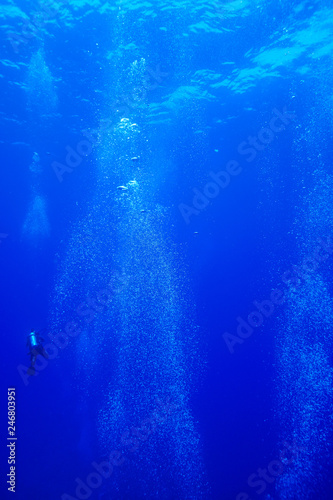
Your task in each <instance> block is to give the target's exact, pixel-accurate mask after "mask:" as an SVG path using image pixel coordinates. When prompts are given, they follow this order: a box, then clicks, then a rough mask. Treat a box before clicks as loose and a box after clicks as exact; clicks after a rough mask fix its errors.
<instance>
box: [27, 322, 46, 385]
mask: <svg viewBox="0 0 333 500" xmlns="http://www.w3.org/2000/svg"><path fill="white" fill-rule="evenodd" d="M42 342H44V339H42V338H41V336H40V335H39V333H37V332H35V331H34V330H31V333H30V335H28V340H27V346H28V348H29V352H28V354H29V355H30V363H31V366H30V367H29V369H28V371H27V373H28V375H35V372H36V370H35V363H36V358H37V356H38V354H40V355H41V356H44V358H46V359H47V358H48V357H49V356H48V354H47V352H46V351H45V349H44V347H43V345H42Z"/></svg>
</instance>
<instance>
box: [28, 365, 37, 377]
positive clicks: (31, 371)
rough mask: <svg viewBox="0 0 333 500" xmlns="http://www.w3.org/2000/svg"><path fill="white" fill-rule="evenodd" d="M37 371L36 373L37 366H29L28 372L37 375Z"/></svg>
mask: <svg viewBox="0 0 333 500" xmlns="http://www.w3.org/2000/svg"><path fill="white" fill-rule="evenodd" d="M35 373H36V370H35V368H34V367H33V366H29V368H28V370H27V374H28V375H31V376H33V375H35Z"/></svg>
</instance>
